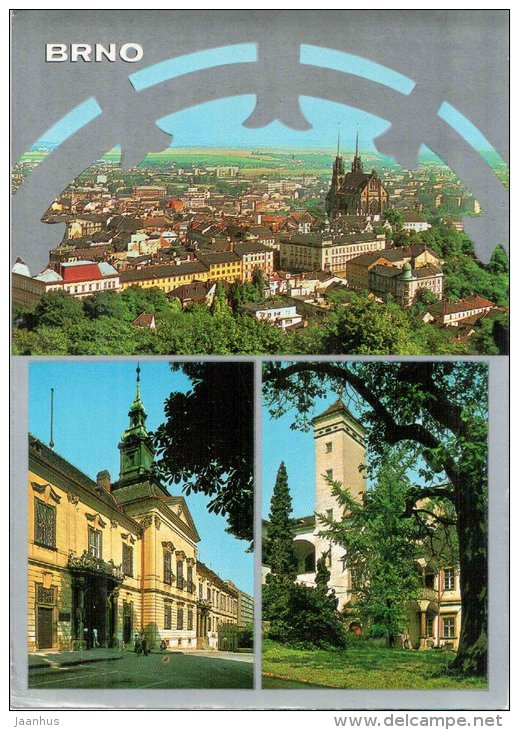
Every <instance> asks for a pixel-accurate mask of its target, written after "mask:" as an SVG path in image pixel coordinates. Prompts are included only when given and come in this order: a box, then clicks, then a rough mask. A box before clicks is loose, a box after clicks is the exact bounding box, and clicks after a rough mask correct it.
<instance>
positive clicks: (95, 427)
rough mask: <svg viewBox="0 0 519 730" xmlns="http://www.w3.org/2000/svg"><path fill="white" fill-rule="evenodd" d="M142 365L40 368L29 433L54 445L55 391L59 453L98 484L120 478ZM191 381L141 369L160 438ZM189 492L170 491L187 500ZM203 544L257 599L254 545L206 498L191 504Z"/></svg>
mask: <svg viewBox="0 0 519 730" xmlns="http://www.w3.org/2000/svg"><path fill="white" fill-rule="evenodd" d="M135 367H136V363H135V362H122V361H112V362H70V361H69V362H32V363H31V364H30V378H29V430H30V432H31V433H32V434H34V435H35V436H36V437H38V438H39V439H41V440H42V441H44V442H45V443H46V444H48V442H49V423H50V388H54V389H55V400H54V444H55V446H54V450H55V451H56V453H58V454H60V456H63V457H64V458H65V459H67V460H68V461H70V462H71V463H72V464H73V465H74V466H76V467H77V468H78V469H81V471H83V472H84V473H85V474H87V475H88V476H89V477H90V478H92V479H94V480H95V478H96V474H97V472H98V471H101V470H102V469H108V471H109V472H110V475H111V478H112V480H113V481H115V480H116V479H117V478H118V476H119V450H118V448H117V444H118V443H119V441H120V438H121V435H122V433H123V431H124V430H125V429H126V428H127V426H128V411H129V408H130V404H131V402H132V401H133V399H134V397H135ZM189 388H190V381H189V379H188V378H186V377H185V376H184V375H183V374H182V373H177V372H175V373H173V372H171V370H170V369H169V365H168V363H167V362H160V361H158V362H149V361H147V362H142V363H141V397H142V401H143V403H144V406H145V408H146V412H147V414H148V420H147V426H148V429H149V430H154V429H155V428H156V427H157V426H158V425H159V424H160V423H162V422H163V421H164V408H163V404H164V401H165V399H166V397H167V396H168V395H169V393H170V392H171V391H174V390H178V391H181V392H186V391H187V390H189ZM180 486H181V485H173V486H172V487H170V491H171V493H172V494H181V490H180ZM185 499H186V502H187V505H188V508H189V511H190V512H191V514H192V516H193V519H194V521H195V524H196V527H197V530H198V532H199V534H200V537H201V541H200V543H199V544H198V549H199V557H200V560H201V561H202V562H204V563H205V564H206V565H207V566H209V567H210V568H211V569H213V570H214V571H216V572H217V573H218V575H220V576H221V577H222V578H224V579H227V578H229V579H230V580H232V581H234V583H236V585H237V586H238V587H239V588H242V589H243V590H244V591H246V592H247V593H249V594H251V595H252V592H253V556H252V554H250V553H246V552H245V550H246V548H247V543H245V542H243V541H238V540H236V539H235V538H234V537H232V536H231V535H229V534H227V533H226V532H225V528H226V527H227V523H226V520H225V519H224V518H223V517H221V516H218V515H214V514H209V513H208V511H207V509H206V504H207V501H208V499H207V498H206V497H205V496H204V495H200V494H191V495H189V497H185Z"/></svg>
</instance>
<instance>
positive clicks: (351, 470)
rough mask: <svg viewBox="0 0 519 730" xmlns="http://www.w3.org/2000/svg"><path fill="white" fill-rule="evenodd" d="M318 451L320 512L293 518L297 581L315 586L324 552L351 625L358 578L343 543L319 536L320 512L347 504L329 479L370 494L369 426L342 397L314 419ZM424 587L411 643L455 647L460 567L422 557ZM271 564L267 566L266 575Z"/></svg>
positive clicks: (333, 514) (331, 585)
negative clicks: (341, 501) (367, 469)
mask: <svg viewBox="0 0 519 730" xmlns="http://www.w3.org/2000/svg"><path fill="white" fill-rule="evenodd" d="M312 426H313V437H314V454H315V512H314V513H313V514H311V515H306V516H303V517H296V518H294V519H293V520H292V524H293V529H294V554H295V557H296V560H297V566H298V567H297V570H298V575H297V581H298V582H299V583H302V584H304V585H308V586H310V587H312V586H315V578H316V564H317V561H318V560H319V559H320V558H322V557H324V558H325V562H326V567H327V568H328V570H329V571H330V579H329V581H328V591H329V593H330V594H333V595H334V597H335V599H336V601H337V609H338V610H339V611H341V612H342V613H343V615H344V617H345V622H346V626H347V628H349V629H350V630H352V631H353V630H357V628H358V626H359V621H358V617H357V615H356V611H355V594H356V586H355V577H354V575H353V574H352V571H351V570H350V568H349V567H348V560H347V556H346V555H345V551H344V548H342V547H341V546H340V545H337V544H335V543H334V542H333V541H331V540H330V539H329V538H326V537H323V536H322V535H320V532H321V531H322V530H323V525H322V523H321V522H320V520H319V519H318V517H317V515H325V516H326V517H327V518H328V519H334V520H340V519H341V518H342V517H343V516H344V514H343V511H342V510H343V508H342V507H341V506H340V505H339V503H338V502H337V500H336V498H335V496H334V495H333V494H332V488H331V486H330V480H333V481H336V482H340V483H341V484H342V485H343V487H346V488H347V489H348V490H349V492H350V493H351V495H352V496H353V498H354V499H355V500H356V501H358V502H359V503H360V504H362V503H363V501H364V497H365V494H366V481H365V476H364V474H365V470H364V466H365V462H366V448H365V440H364V436H365V433H364V428H363V426H362V424H361V423H360V422H359V421H358V420H357V419H356V418H355V417H354V416H353V415H352V414H351V413H350V411H349V410H348V408H347V407H346V405H345V404H344V403H343V401H342V399H341V398H340V397H339V399H338V400H337V401H336V402H335V403H334V404H332V405H331V406H330V407H329V408H327V409H326V410H325V411H324V412H323V413H321V414H319V415H318V416H316V417H315V418H314V419H313V420H312ZM416 569H417V571H418V572H419V574H420V576H421V582H422V588H421V591H420V597H419V600H418V601H413V602H412V603H411V604H410V606H409V623H408V635H407V642H408V643H407V646H408V647H409V648H414V649H426V648H429V647H432V646H443V645H449V646H452V648H454V649H456V648H457V644H458V638H459V632H460V627H461V597H460V588H459V566H458V565H451V566H448V567H441V568H439V567H437V566H436V565H434V564H433V563H432V562H430V561H429V562H427V561H426V560H425V559H420V560H418V561H417V565H416ZM268 571H269V568H268V567H267V566H264V569H263V579H265V577H266V574H267V573H268Z"/></svg>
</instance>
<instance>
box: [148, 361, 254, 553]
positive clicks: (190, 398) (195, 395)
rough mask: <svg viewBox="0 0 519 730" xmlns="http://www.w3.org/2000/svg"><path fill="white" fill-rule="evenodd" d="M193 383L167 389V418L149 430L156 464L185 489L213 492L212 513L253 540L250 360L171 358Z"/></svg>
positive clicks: (237, 533)
mask: <svg viewBox="0 0 519 730" xmlns="http://www.w3.org/2000/svg"><path fill="white" fill-rule="evenodd" d="M171 368H172V369H173V370H182V371H183V372H184V373H185V374H186V375H187V376H189V378H190V379H191V382H192V389H191V390H190V391H189V392H188V393H185V394H184V393H179V392H175V393H171V395H170V396H169V397H168V399H167V400H166V402H165V404H164V412H165V417H166V420H165V421H164V423H162V424H161V425H160V426H159V427H158V428H157V430H156V431H155V432H154V434H153V439H154V443H155V447H156V448H157V456H158V459H157V462H156V469H157V473H158V475H159V476H160V477H161V478H163V479H164V480H165V481H166V482H167V483H172V482H174V483H176V484H178V483H182V484H183V491H184V492H185V493H186V494H188V495H189V494H190V493H191V492H195V493H197V492H202V493H203V494H206V495H207V496H209V497H211V500H210V502H209V505H208V508H209V511H210V512H215V513H216V514H221V515H224V516H225V517H226V518H227V522H228V532H230V533H231V534H233V535H234V536H235V537H237V538H238V539H240V540H248V541H249V542H250V541H252V532H253V501H254V500H253V474H254V365H253V364H252V363H248V362H232V363H231V362H218V363H216V362H189V363H172V364H171Z"/></svg>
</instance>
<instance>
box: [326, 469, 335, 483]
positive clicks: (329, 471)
mask: <svg viewBox="0 0 519 730" xmlns="http://www.w3.org/2000/svg"><path fill="white" fill-rule="evenodd" d="M326 479H327V480H328V481H330V482H331V481H333V469H327V470H326Z"/></svg>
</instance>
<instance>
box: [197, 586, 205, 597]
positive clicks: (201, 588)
mask: <svg viewBox="0 0 519 730" xmlns="http://www.w3.org/2000/svg"><path fill="white" fill-rule="evenodd" d="M198 598H199V599H200V600H202V599H203V598H204V584H203V583H199V584H198Z"/></svg>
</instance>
